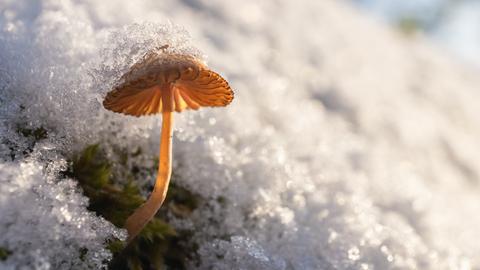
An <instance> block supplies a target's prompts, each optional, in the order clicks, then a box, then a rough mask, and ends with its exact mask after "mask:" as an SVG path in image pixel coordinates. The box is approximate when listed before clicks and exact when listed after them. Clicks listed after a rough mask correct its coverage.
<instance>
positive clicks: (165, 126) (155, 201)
mask: <svg viewBox="0 0 480 270" xmlns="http://www.w3.org/2000/svg"><path fill="white" fill-rule="evenodd" d="M162 90H163V89H162ZM166 90H167V89H166ZM165 92H170V93H162V102H163V104H164V105H165V101H168V100H170V99H171V98H172V93H171V89H168V90H167V91H165ZM162 118H163V120H162V131H161V137H160V156H159V165H158V174H157V180H156V182H155V187H154V188H153V191H152V194H151V195H150V197H149V198H148V200H147V201H146V202H145V203H144V204H143V205H141V206H140V207H139V208H138V209H137V210H135V212H134V213H133V214H132V215H131V216H130V217H128V219H127V221H126V223H125V228H126V229H127V231H128V239H127V242H128V243H130V242H131V241H132V240H133V239H134V238H135V237H136V236H137V235H138V234H139V233H140V231H141V230H142V229H143V228H144V227H145V226H146V225H147V223H148V222H149V221H150V220H152V218H153V217H154V216H155V214H156V213H157V211H158V209H160V207H161V206H162V203H163V201H164V200H165V197H166V195H167V191H168V184H169V183H170V176H171V174H172V131H173V128H172V125H173V112H172V111H167V110H164V111H163V113H162Z"/></svg>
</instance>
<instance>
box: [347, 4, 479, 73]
mask: <svg viewBox="0 0 480 270" xmlns="http://www.w3.org/2000/svg"><path fill="white" fill-rule="evenodd" d="M350 1H351V2H352V3H353V4H354V5H355V6H357V7H358V8H360V9H363V10H365V11H366V12H368V13H370V14H371V15H372V16H374V17H375V18H376V19H378V20H382V21H384V22H386V23H390V24H392V25H393V26H394V27H398V28H399V29H400V30H401V31H403V32H405V33H407V34H422V35H426V36H427V37H429V38H430V39H431V40H433V41H434V42H436V43H438V44H439V45H440V46H442V47H444V48H445V49H447V50H448V51H449V52H451V53H452V54H454V55H455V56H456V57H458V58H460V59H461V60H462V61H465V62H467V63H468V64H470V65H474V66H476V68H479V67H480V1H478V0H350Z"/></svg>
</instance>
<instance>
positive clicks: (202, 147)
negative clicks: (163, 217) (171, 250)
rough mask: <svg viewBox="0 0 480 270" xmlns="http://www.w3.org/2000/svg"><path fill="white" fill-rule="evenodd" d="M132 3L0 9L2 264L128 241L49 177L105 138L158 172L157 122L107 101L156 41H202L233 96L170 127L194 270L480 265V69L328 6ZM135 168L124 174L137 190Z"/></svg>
mask: <svg viewBox="0 0 480 270" xmlns="http://www.w3.org/2000/svg"><path fill="white" fill-rule="evenodd" d="M129 3H130V2H129V1H102V3H99V2H97V1H70V0H64V1H53V0H51V1H49V0H44V1H33V2H32V3H28V4H26V3H23V2H18V1H4V2H2V3H1V9H0V10H1V12H2V14H3V16H2V17H0V141H1V144H0V183H1V185H0V214H1V216H2V218H1V219H0V247H1V248H6V249H7V250H9V251H11V254H10V255H9V256H8V257H7V260H6V261H1V262H0V267H1V268H12V269H15V268H21V267H24V268H38V269H72V268H73V269H82V268H99V267H101V266H102V265H104V264H105V263H106V261H107V260H109V258H110V256H111V254H110V253H109V252H108V251H107V250H106V249H105V246H106V241H107V240H108V239H110V238H113V237H120V238H122V237H124V236H125V235H124V232H123V231H122V230H120V229H118V228H115V227H113V225H111V224H109V223H108V222H106V221H105V220H104V219H102V218H100V217H97V216H95V215H94V214H93V213H91V212H89V211H87V209H86V206H87V199H86V198H85V197H83V196H82V195H81V191H80V190H79V188H78V187H77V186H76V184H75V180H74V179H68V178H66V177H64V176H63V175H62V173H61V172H62V171H64V170H65V168H66V167H67V166H68V164H67V162H66V160H68V159H71V157H72V155H73V154H74V153H76V152H78V151H79V150H80V149H83V148H84V147H85V146H86V145H89V144H94V143H99V142H101V143H102V144H103V145H105V148H106V151H107V154H108V155H109V159H111V160H119V159H120V158H119V157H118V155H117V154H116V151H117V150H118V148H121V149H127V151H130V152H134V151H136V149H142V150H143V152H142V153H141V154H139V155H138V156H137V157H136V158H135V160H134V161H135V162H136V164H143V165H144V166H145V168H148V166H150V167H151V163H152V162H151V161H150V162H149V161H148V160H149V159H151V157H152V156H154V155H156V154H157V152H158V138H159V124H160V123H159V120H160V119H159V117H155V116H152V117H142V118H134V117H127V116H123V115H118V114H114V113H111V112H107V111H106V110H104V109H103V108H102V105H101V101H102V99H103V97H104V95H105V93H106V92H107V91H109V90H111V88H112V87H113V86H114V85H115V84H116V83H117V82H118V80H119V79H120V77H121V75H122V74H123V73H124V72H125V71H126V70H127V69H128V68H129V67H130V66H131V65H132V64H133V63H135V62H136V61H137V60H138V59H139V58H140V57H142V56H143V55H144V54H145V53H146V52H147V51H148V50H152V49H156V48H161V47H162V46H164V45H166V44H168V45H169V46H168V48H166V49H167V50H172V51H174V52H181V53H186V54H191V55H194V56H196V57H199V58H202V59H206V57H205V56H204V55H203V53H201V52H200V51H199V50H198V49H197V47H198V48H201V49H202V51H203V52H204V53H205V55H208V56H209V58H208V60H209V65H210V66H211V67H212V69H214V70H216V71H218V72H219V73H221V74H222V75H224V76H225V77H226V78H227V79H228V80H229V82H230V84H231V86H232V88H233V89H234V90H235V91H236V93H235V100H234V102H233V103H232V105H231V106H229V107H227V108H221V109H203V110H201V111H198V112H186V113H182V114H180V115H176V118H175V121H176V122H175V135H174V144H173V149H174V169H173V171H174V178H173V181H175V183H176V184H178V185H180V186H182V187H184V188H187V189H188V190H190V191H192V192H195V193H196V194H198V195H199V196H200V197H201V198H202V200H201V203H200V205H199V206H198V208H196V209H195V210H194V211H193V213H192V214H191V216H190V217H189V219H188V220H180V219H175V218H172V220H173V221H172V223H173V225H174V226H175V227H176V228H177V229H184V230H187V231H189V232H192V235H191V237H189V239H188V243H187V244H188V245H189V246H192V247H198V250H196V251H192V252H193V253H195V254H191V255H192V256H191V261H189V262H188V263H189V264H190V268H192V269H195V268H198V269H475V268H479V267H480V259H479V257H478V254H480V245H479V244H478V241H477V240H476V239H478V228H479V227H480V217H479V216H478V209H477V207H476V206H477V205H478V204H479V203H480V201H479V198H478V183H479V175H480V168H479V167H478V165H477V163H478V162H477V161H478V159H479V156H478V153H480V145H479V143H478V138H479V136H480V129H479V125H478V119H480V110H479V107H478V104H480V100H479V99H480V97H479V93H478V91H477V90H478V85H479V84H480V81H479V80H478V78H477V77H478V76H477V75H478V74H475V73H473V72H472V71H468V70H466V69H464V67H462V66H459V65H458V64H457V63H455V62H453V61H452V60H449V59H447V58H446V57H443V56H442V55H441V53H440V52H439V51H438V50H437V49H434V48H432V46H431V45H430V44H428V42H426V41H424V40H422V39H420V38H417V39H412V40H409V41H406V40H404V39H402V37H401V36H399V35H396V34H394V33H392V31H391V30H389V29H385V28H382V27H379V26H378V25H375V24H374V23H372V22H371V21H368V20H366V19H364V18H363V17H362V16H361V15H359V14H357V13H356V11H354V10H353V9H350V8H349V7H348V6H345V5H344V4H342V3H337V2H336V1H316V2H315V1H313V2H307V1H305V2H302V3H300V4H298V3H296V2H293V1H287V0H285V1H276V2H261V3H258V1H253V0H252V1H244V3H242V5H241V7H239V6H237V5H234V4H232V3H229V2H227V1H220V0H218V1H183V2H177V1H141V2H138V4H135V5H132V4H129ZM119 14H121V16H120V15H119ZM279 18H281V20H280V19H279ZM169 19H170V20H172V21H174V22H175V23H176V24H180V25H183V26H185V27H186V28H188V32H190V33H191V34H192V36H193V37H194V40H193V41H192V40H191V39H190V37H189V35H188V34H187V30H185V29H183V28H182V27H179V26H177V25H176V24H173V23H169V22H168V20H169ZM141 20H147V21H150V22H148V23H142V22H139V21H141ZM147 163H148V164H149V165H147ZM132 164H133V163H131V162H130V161H129V163H127V164H126V165H125V166H126V168H124V169H132V167H133V165H132ZM115 166H117V168H118V167H119V166H120V165H118V164H116V165H115ZM146 171H147V172H145V174H143V175H144V176H145V177H138V179H134V180H135V181H138V182H140V183H142V185H143V186H144V187H145V189H144V192H145V193H148V188H149V186H150V184H151V181H152V180H153V179H152V176H151V172H150V174H148V170H146ZM141 175H142V174H141ZM118 181H119V182H121V181H126V179H122V178H121V177H119V179H118Z"/></svg>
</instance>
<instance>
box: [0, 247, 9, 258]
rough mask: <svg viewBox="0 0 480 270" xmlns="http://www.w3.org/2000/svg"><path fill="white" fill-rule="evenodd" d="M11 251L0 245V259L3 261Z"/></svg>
mask: <svg viewBox="0 0 480 270" xmlns="http://www.w3.org/2000/svg"><path fill="white" fill-rule="evenodd" d="M11 254H12V252H11V251H10V250H8V249H6V248H3V247H0V261H5V260H6V259H7V258H8V256H10V255H11Z"/></svg>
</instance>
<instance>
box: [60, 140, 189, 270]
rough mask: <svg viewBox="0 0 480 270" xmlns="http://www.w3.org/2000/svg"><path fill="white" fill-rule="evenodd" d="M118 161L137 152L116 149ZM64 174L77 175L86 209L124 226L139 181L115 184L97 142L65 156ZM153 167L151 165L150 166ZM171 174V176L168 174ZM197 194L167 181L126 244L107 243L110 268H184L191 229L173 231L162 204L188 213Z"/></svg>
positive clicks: (178, 212)
mask: <svg viewBox="0 0 480 270" xmlns="http://www.w3.org/2000/svg"><path fill="white" fill-rule="evenodd" d="M115 152H116V154H117V155H118V156H119V158H120V161H121V162H120V165H121V166H125V165H126V164H127V161H128V159H129V156H131V155H139V154H141V152H142V151H141V149H137V150H136V151H135V152H134V153H133V154H130V155H129V154H128V152H127V151H121V150H117V151H115ZM70 164H71V166H70V169H69V171H68V172H66V174H67V176H69V177H72V178H74V179H76V180H77V181H78V182H79V184H80V186H81V187H82V189H83V192H84V194H85V195H86V196H87V197H88V198H89V199H90V204H89V206H88V209H89V210H91V211H94V212H96V213H97V214H99V215H101V216H103V217H104V218H105V219H107V220H108V221H110V222H112V223H113V224H114V225H115V226H117V227H123V225H124V223H125V221H126V219H127V218H128V216H129V215H130V214H131V213H133V211H134V210H135V209H136V208H137V207H139V206H140V205H141V204H142V203H143V202H144V199H143V197H142V196H141V195H140V192H139V188H138V186H137V185H136V184H135V183H134V182H133V181H129V182H128V183H127V184H123V185H119V184H118V183H115V181H114V179H113V178H112V175H113V172H112V168H113V166H112V162H111V161H109V160H108V159H107V157H106V155H105V154H104V153H103V151H102V150H101V148H100V146H99V145H98V144H95V145H90V146H88V147H86V148H85V149H84V150H83V151H82V152H81V153H79V154H78V155H77V156H75V157H74V158H73V159H72V161H71V162H70ZM154 169H155V168H152V170H154ZM135 173H136V171H135V170H133V171H132V172H127V175H123V174H122V177H123V176H124V177H126V178H125V179H135ZM172 180H173V179H172ZM198 201H199V198H198V196H195V195H194V194H192V193H191V192H189V191H188V190H186V189H184V188H181V187H178V186H175V185H174V184H172V185H171V187H170V189H169V193H168V196H167V198H166V200H165V203H164V206H163V207H162V209H161V211H160V212H159V214H157V217H155V218H154V219H153V220H152V221H151V222H150V223H149V224H148V225H147V226H146V227H145V228H144V230H143V231H142V232H141V233H140V235H139V236H138V237H137V238H136V239H135V240H134V241H133V242H132V243H131V244H130V245H129V246H128V247H126V248H125V243H124V242H122V241H120V240H118V239H116V240H115V239H113V240H111V241H110V242H109V243H108V248H109V249H110V251H111V252H112V253H113V254H114V259H113V260H112V262H111V264H110V269H140V270H147V269H164V267H165V266H166V267H168V268H172V269H185V268H186V260H187V258H189V257H192V256H193V255H192V253H195V251H196V247H188V246H186V243H187V240H188V239H189V238H190V236H191V233H190V232H185V231H184V232H178V231H176V230H175V229H174V228H173V227H172V226H170V225H169V224H168V223H167V221H166V220H165V219H162V218H160V217H159V216H162V215H163V216H166V215H165V213H166V211H167V210H166V209H168V211H171V212H172V213H173V214H174V215H176V216H177V217H181V218H188V216H189V215H190V213H191V212H192V211H193V210H194V209H195V208H196V207H197V205H198Z"/></svg>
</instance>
